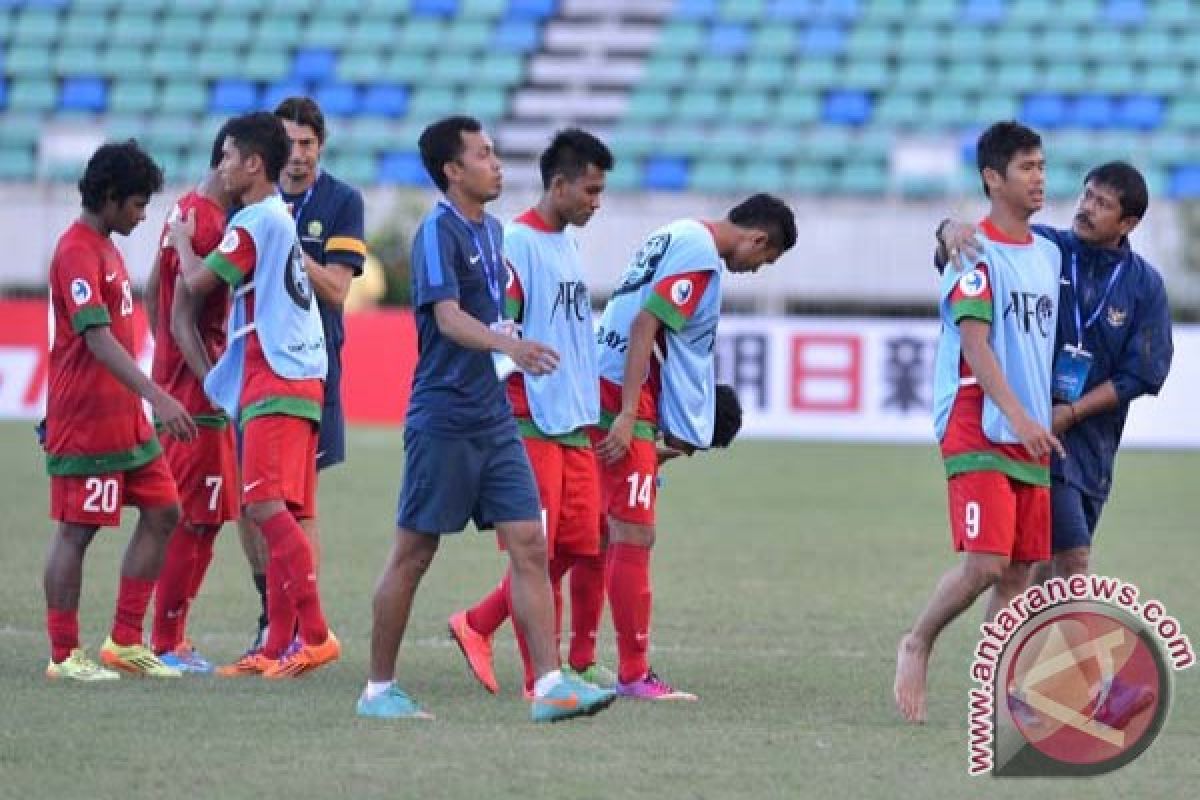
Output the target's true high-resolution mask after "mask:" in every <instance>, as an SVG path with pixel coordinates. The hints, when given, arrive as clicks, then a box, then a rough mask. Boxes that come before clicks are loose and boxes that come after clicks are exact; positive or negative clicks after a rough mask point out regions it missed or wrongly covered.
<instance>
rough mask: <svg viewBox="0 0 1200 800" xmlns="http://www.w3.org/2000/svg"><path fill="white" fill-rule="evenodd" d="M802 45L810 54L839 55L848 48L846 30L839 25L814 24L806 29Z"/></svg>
mask: <svg viewBox="0 0 1200 800" xmlns="http://www.w3.org/2000/svg"><path fill="white" fill-rule="evenodd" d="M800 47H801V49H802V50H803V51H804V52H805V53H807V54H809V55H814V56H834V55H838V54H839V53H841V52H842V51H843V50H845V49H846V32H845V31H844V30H842V29H841V28H840V27H838V26H837V25H814V26H813V27H811V28H809V29H808V30H807V31H805V33H804V37H803V38H802V39H801V45H800Z"/></svg>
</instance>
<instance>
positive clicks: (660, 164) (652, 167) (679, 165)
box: [642, 156, 688, 191]
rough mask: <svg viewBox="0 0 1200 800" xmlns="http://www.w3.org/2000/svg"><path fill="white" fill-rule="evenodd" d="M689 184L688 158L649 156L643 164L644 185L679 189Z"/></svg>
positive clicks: (671, 189)
mask: <svg viewBox="0 0 1200 800" xmlns="http://www.w3.org/2000/svg"><path fill="white" fill-rule="evenodd" d="M687 185H688V163H687V160H686V159H682V158H671V157H670V156H660V157H658V158H648V159H646V163H645V164H643V165H642V187H643V188H645V189H663V190H667V191H679V190H681V189H686V188H687Z"/></svg>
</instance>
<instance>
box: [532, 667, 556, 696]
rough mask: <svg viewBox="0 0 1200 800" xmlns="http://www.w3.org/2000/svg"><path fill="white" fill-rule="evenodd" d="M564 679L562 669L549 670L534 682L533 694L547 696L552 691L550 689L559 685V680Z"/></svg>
mask: <svg viewBox="0 0 1200 800" xmlns="http://www.w3.org/2000/svg"><path fill="white" fill-rule="evenodd" d="M562 679H563V675H562V670H560V669H556V670H552V671H550V672H547V673H546V674H545V675H543V676H542V677H540V678H538V679H537V681H535V682H534V684H533V696H534V697H545V696H546V695H547V694H549V693H550V690H551V689H553V688H554V687H555V686H558V683H559V681H561V680H562Z"/></svg>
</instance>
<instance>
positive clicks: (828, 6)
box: [815, 0, 862, 22]
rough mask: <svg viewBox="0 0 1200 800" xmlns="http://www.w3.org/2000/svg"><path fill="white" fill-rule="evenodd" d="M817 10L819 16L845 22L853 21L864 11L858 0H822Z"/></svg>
mask: <svg viewBox="0 0 1200 800" xmlns="http://www.w3.org/2000/svg"><path fill="white" fill-rule="evenodd" d="M815 11H816V16H818V17H822V18H825V19H836V20H842V21H844V22H853V21H854V20H857V19H858V17H859V15H860V14H861V13H862V10H861V9H860V8H859V3H858V0H821V2H820V3H819V4H817V5H816V8H815Z"/></svg>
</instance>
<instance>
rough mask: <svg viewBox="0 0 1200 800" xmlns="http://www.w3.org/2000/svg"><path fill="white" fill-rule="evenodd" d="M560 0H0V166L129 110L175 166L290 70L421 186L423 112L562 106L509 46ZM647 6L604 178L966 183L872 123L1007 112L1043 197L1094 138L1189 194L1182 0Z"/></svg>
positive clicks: (536, 121) (1194, 120) (932, 122)
mask: <svg viewBox="0 0 1200 800" xmlns="http://www.w3.org/2000/svg"><path fill="white" fill-rule="evenodd" d="M573 3H574V4H576V5H581V7H585V6H586V7H590V8H593V9H594V8H600V7H603V6H604V5H605V4H604V3H599V4H596V3H592V4H591V5H590V6H587V4H586V3H584V2H583V0H3V2H0V125H2V127H3V129H4V131H5V132H4V134H3V137H2V138H0V180H29V179H32V178H53V177H54V176H51V175H39V174H38V173H37V170H38V166H37V165H38V163H39V159H38V158H37V153H38V147H39V126H40V124H41V123H44V122H49V121H54V120H59V119H71V120H80V121H83V122H86V123H88V124H92V125H95V126H97V127H98V128H99V129H100V130H103V131H106V132H108V133H109V134H110V135H111V134H114V133H115V132H116V131H118V130H120V131H122V132H124V133H126V134H128V133H136V134H138V135H139V136H140V137H141V138H143V139H145V140H146V141H147V142H148V143H150V144H151V146H152V147H153V149H154V152H155V154H156V155H157V156H159V157H160V158H162V159H163V160H164V163H167V164H168V165H171V166H174V167H175V168H178V169H192V168H193V167H195V166H196V165H203V164H204V163H205V162H206V158H207V156H206V152H207V143H206V142H205V141H204V135H207V134H208V133H209V132H210V130H211V129H213V128H215V125H216V124H217V122H218V120H219V119H220V118H221V117H223V116H225V115H228V114H233V113H240V112H243V111H246V110H249V109H253V108H264V107H270V106H272V105H274V104H275V103H276V102H278V100H279V99H280V98H282V97H284V96H286V95H288V94H292V93H298V92H303V93H309V94H312V95H313V96H314V97H316V98H317V99H318V101H319V102H320V103H321V105H322V107H323V108H324V110H325V112H326V114H327V115H328V116H329V117H330V118H331V130H332V131H333V132H334V134H333V138H332V140H331V147H330V150H329V152H328V154H327V155H328V156H329V158H330V161H331V163H332V164H334V165H335V166H336V167H341V168H344V169H346V170H351V171H353V173H354V175H355V177H356V179H357V180H359V181H361V182H364V183H401V184H417V185H424V183H425V177H424V175H423V174H422V172H421V170H420V169H419V163H418V162H416V161H414V152H413V151H414V150H415V135H414V134H415V132H416V131H419V130H420V128H421V126H422V125H423V124H425V123H426V122H428V121H429V120H430V119H432V118H434V117H436V116H438V115H441V114H445V113H449V112H454V111H465V112H468V113H473V114H475V115H476V116H479V117H482V118H484V119H485V120H487V121H488V122H490V123H494V124H495V125H496V126H498V127H503V126H504V125H507V124H512V125H514V126H515V127H516V128H518V129H522V130H529V129H532V130H535V131H536V130H537V128H538V126H542V127H543V128H545V129H547V130H548V128H549V127H551V126H553V125H555V124H561V119H558V120H556V119H550V118H549V117H547V116H546V114H545V113H544V109H545V108H546V107H547V106H549V107H551V108H553V106H554V104H553V102H551V103H548V104H547V103H542V104H540V105H539V104H536V103H530V104H525V105H523V104H520V103H518V102H517V99H516V98H517V95H518V94H519V93H520V92H521V91H523V90H524V89H526V88H528V87H530V86H536V84H538V80H542V81H543V82H544V80H547V79H545V78H542V79H535V77H534V75H533V73H532V72H531V67H530V65H531V63H532V60H533V59H534V58H535V57H536V56H537V54H538V53H539V52H543V51H546V50H547V49H550V50H553V46H552V43H550V41H549V37H550V36H551V34H552V32H553V30H552V29H553V26H554V24H555V23H556V21H557V20H559V19H560V18H563V17H564V15H566V14H567V13H568V12H569V9H570V7H571V6H572V4H573ZM625 5H630V4H629V3H625ZM633 5H637V4H636V3H635V4H633ZM652 5H653V8H651V7H650V6H647V7H646V8H645V9H643V10H641V11H639V14H640V17H639V18H640V19H643V20H645V19H652V20H654V24H655V25H656V26H657V29H656V32H655V37H654V38H653V39H652V40H651V41H650V43H649V44H647V45H646V48H648V51H647V50H646V49H643V50H642V51H640V52H639V51H637V50H636V48H633V49H631V50H629V52H636V53H637V54H638V55H639V56H644V60H643V61H642V62H641V63H640V65H639V66H638V67H637V69H636V70H635V71H634V72H633V73H630V74H632V75H633V77H632V78H630V79H629V81H627V82H626V83H627V85H624V86H622V90H623V94H622V95H621V97H620V98H619V102H617V103H616V105H615V106H613V107H614V108H616V109H617V110H616V111H615V112H613V113H612V114H611V115H609V116H608V117H605V116H604V114H601V113H599V112H598V116H597V119H600V120H601V123H600V124H599V125H598V128H597V129H598V130H600V131H602V132H605V133H607V134H609V135H610V137H611V139H612V141H613V143H614V149H615V151H616V154H617V156H618V160H619V163H620V167H619V169H618V170H617V171H616V173H615V174H614V176H613V185H614V186H617V187H625V188H647V189H654V190H664V191H674V190H695V191H706V192H738V191H744V190H746V189H750V188H753V187H757V186H772V187H775V188H778V189H780V190H782V191H791V192H798V193H820V194H848V195H859V194H871V193H881V192H899V193H901V194H907V195H912V196H919V197H924V196H928V195H930V194H937V193H939V192H943V191H955V190H956V187H959V186H963V185H966V186H972V185H973V181H972V180H967V181H966V182H965V183H964V182H963V181H960V180H957V179H955V180H945V177H944V176H938V175H922V174H919V173H918V174H908V173H904V174H901V173H896V172H895V170H894V167H893V159H892V158H891V147H892V145H893V143H894V142H897V141H909V142H912V141H915V142H918V143H922V142H933V143H936V142H949V143H950V147H951V149H952V152H959V151H960V150H961V153H960V155H959V158H960V162H961V169H962V170H963V171H964V172H965V173H969V172H970V169H971V162H972V153H971V148H970V146H969V143H970V142H971V141H972V140H973V138H974V136H975V135H976V134H977V132H978V131H979V130H980V129H981V127H983V126H984V125H986V124H988V123H989V122H991V121H994V120H996V119H1000V118H1005V117H1011V116H1016V117H1017V118H1020V119H1022V120H1024V121H1026V122H1028V123H1029V124H1031V125H1034V126H1035V127H1037V128H1039V129H1040V130H1043V131H1044V132H1045V133H1046V134H1047V155H1048V157H1049V160H1050V163H1051V166H1052V167H1053V171H1052V174H1051V175H1050V176H1048V183H1049V189H1050V191H1051V193H1053V194H1064V193H1072V192H1075V191H1076V190H1077V188H1078V186H1077V183H1078V175H1080V174H1082V171H1083V170H1084V169H1085V168H1086V167H1087V166H1089V165H1092V164H1094V163H1096V161H1097V160H1098V158H1099V157H1100V155H1101V154H1104V155H1105V156H1111V157H1124V158H1129V159H1132V160H1133V161H1134V162H1135V163H1137V164H1138V165H1139V166H1141V167H1142V168H1143V169H1144V170H1145V171H1146V173H1147V174H1148V175H1150V176H1151V178H1152V180H1153V181H1154V183H1155V185H1154V186H1153V188H1154V190H1155V191H1163V192H1167V193H1169V194H1172V195H1175V196H1189V197H1190V196H1200V185H1198V184H1200V182H1198V181H1197V180H1196V178H1195V175H1196V172H1197V170H1198V169H1200V99H1197V98H1198V97H1200V91H1198V90H1200V26H1197V24H1196V23H1197V21H1198V20H1197V16H1196V15H1197V14H1198V13H1200V12H1197V11H1196V10H1195V9H1194V8H1193V3H1190V2H1189V1H1188V0H1060V1H1059V2H1054V3H1047V2H1043V0H910V2H904V3H900V2H896V1H895V0H675V2H674V3H673V4H671V5H669V6H666V5H663V4H662V3H659V4H656V5H655V4H652ZM656 9H657V10H656ZM591 13H594V12H591ZM585 35H586V32H585ZM617 66H620V65H617ZM548 74H549V75H550V78H549V80H553V79H554V70H553V69H551V70H548ZM563 74H564V75H565V74H566V73H563ZM563 79H564V80H566V78H563ZM605 80H607V79H605ZM526 108H532V109H535V110H534V111H527V110H525V109H526ZM536 109H542V110H541V111H538V110H536ZM171 131H180V132H182V133H180V134H179V135H175V134H173V133H171ZM197 131H201V132H202V134H203V135H197ZM538 140H539V137H538V136H536V135H533V136H526V137H525V138H524V139H523V140H522V141H527V142H534V143H535V142H537V141H538ZM881 142H883V144H882V145H881V144H880V143H881ZM961 142H967V143H968V146H963V147H961V148H960V147H959V143H961ZM748 143H752V144H751V145H748ZM533 146H534V145H532V144H530V145H528V148H532V147H533ZM521 154H522V155H524V156H526V157H528V156H530V155H532V152H525V151H522V152H521ZM64 171H65V168H64ZM1067 176H1075V177H1074V178H1073V179H1071V180H1068V179H1067ZM169 177H170V178H171V179H173V180H186V179H189V178H190V177H191V176H189V175H175V174H170V175H169Z"/></svg>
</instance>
